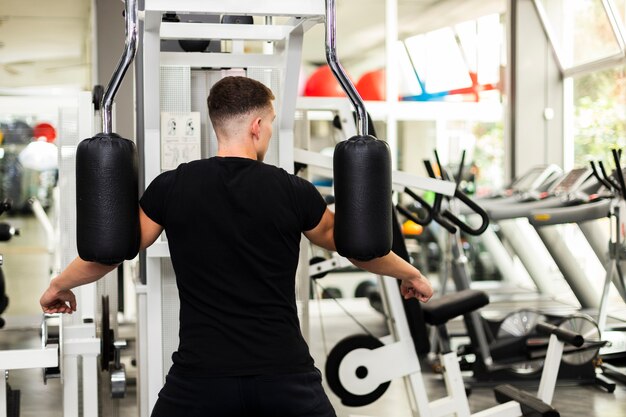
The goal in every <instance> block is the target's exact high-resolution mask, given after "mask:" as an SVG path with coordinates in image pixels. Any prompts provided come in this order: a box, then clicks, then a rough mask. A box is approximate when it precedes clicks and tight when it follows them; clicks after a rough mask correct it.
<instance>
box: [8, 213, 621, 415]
mask: <svg viewBox="0 0 626 417" xmlns="http://www.w3.org/2000/svg"><path fill="white" fill-rule="evenodd" d="M3 220H5V221H10V222H11V223H12V224H13V225H14V226H16V227H18V228H20V229H21V232H22V235H21V236H19V237H15V238H14V239H13V240H12V241H11V242H7V243H2V244H0V253H2V254H3V255H4V266H3V270H4V273H5V277H6V281H7V282H6V284H7V295H8V296H9V297H10V299H11V304H10V306H9V308H8V310H7V311H6V312H5V313H4V314H3V317H4V318H5V319H6V321H7V325H6V327H5V328H4V329H3V330H0V349H19V348H28V347H36V346H39V344H40V340H39V331H38V329H37V328H36V327H35V326H33V323H35V322H36V321H37V317H38V315H39V312H40V310H39V306H38V300H39V296H40V295H41V293H42V291H43V290H44V289H45V287H46V285H47V283H46V281H47V276H48V254H47V253H46V250H45V248H44V246H43V244H42V243H41V242H43V241H44V240H43V231H42V230H41V228H40V226H39V224H38V223H37V221H36V220H35V219H34V218H32V217H16V218H5V219H3ZM337 278H339V277H337ZM353 278H354V277H353ZM431 278H432V277H431ZM327 279H330V280H332V279H333V278H332V277H329V278H327ZM342 304H343V305H344V307H345V308H347V309H348V310H349V311H350V312H351V313H352V314H354V315H355V317H356V318H357V319H358V320H359V321H360V322H361V323H362V324H363V325H364V326H366V327H367V328H368V329H369V330H370V331H372V332H373V333H374V334H377V335H378V334H380V335H383V334H386V325H385V321H384V319H383V317H382V316H381V315H380V314H379V313H377V312H376V311H375V310H373V309H372V308H371V307H370V306H369V304H368V303H367V301H366V300H365V299H345V300H344V301H342ZM524 306H526V307H528V303H527V302H525V303H524ZM490 307H491V308H492V312H499V311H506V310H507V309H509V307H510V303H506V304H495V305H491V306H490ZM310 310H311V314H310V316H311V320H310V347H311V352H312V353H313V356H314V358H315V360H316V364H317V366H318V367H319V368H320V369H322V370H323V369H324V358H325V357H326V354H327V351H328V350H329V349H330V348H332V346H334V344H335V343H337V341H339V340H340V339H342V338H343V337H345V336H346V335H351V334H356V333H363V331H362V330H361V329H360V328H359V326H358V325H357V324H355V323H354V321H353V320H352V319H351V318H350V317H348V316H347V315H346V314H345V313H344V312H343V311H342V310H341V308H339V306H338V305H337V304H336V303H335V302H333V301H332V300H321V301H319V302H318V301H312V302H311V304H310ZM456 325H458V326H460V325H461V324H460V322H459V323H455V326H456ZM134 333H135V329H134V327H133V326H132V325H123V326H121V327H120V336H121V337H125V338H133V337H134ZM133 347H134V344H132V343H131V345H130V349H127V350H126V354H127V355H129V356H127V357H125V358H124V362H125V363H126V364H127V370H128V375H129V378H130V379H129V387H128V393H127V396H126V398H124V399H121V400H111V399H108V398H103V399H101V407H103V408H106V409H109V410H113V411H112V412H110V413H106V414H104V413H103V415H110V416H121V417H131V416H132V417H134V416H137V406H136V391H135V388H136V387H135V384H134V382H135V381H136V380H135V376H136V369H135V368H134V367H132V365H131V364H130V360H131V356H132V350H133ZM423 369H424V370H425V376H426V378H425V379H426V385H427V390H428V395H429V397H430V398H431V400H432V399H436V398H438V397H439V396H441V395H444V391H445V390H444V386H443V382H442V380H441V377H440V376H439V375H438V374H434V373H431V372H429V366H428V365H423ZM9 384H10V385H11V387H12V388H14V389H19V390H20V391H21V398H22V401H21V414H20V415H21V417H34V416H37V417H61V416H62V415H63V413H62V395H61V385H60V381H59V380H52V381H49V382H48V384H47V385H44V383H43V381H42V377H41V370H40V369H31V370H20V371H13V372H11V373H10V375H9ZM529 390H531V388H529ZM327 392H328V395H329V397H330V399H331V401H332V402H333V404H334V405H335V409H336V411H337V415H338V416H339V417H412V415H411V412H410V406H409V400H408V396H407V394H406V391H405V386H404V383H403V382H402V381H400V380H397V381H393V382H392V383H391V385H390V387H389V389H388V391H387V392H386V393H385V394H384V395H383V396H382V397H381V398H380V399H379V400H378V401H376V402H375V403H374V404H371V405H369V406H366V407H361V408H348V407H344V406H343V405H341V403H340V401H339V399H338V398H337V397H336V396H335V395H334V394H333V393H332V392H331V391H330V389H327ZM495 404H496V401H495V398H494V396H493V393H492V390H491V389H490V388H477V387H475V388H473V389H472V394H471V396H470V408H471V410H472V412H477V411H480V410H483V409H485V408H488V407H490V406H493V405H495ZM553 405H554V407H555V408H556V409H557V410H559V411H560V413H561V415H562V416H564V417H590V416H598V417H626V385H624V384H620V383H618V384H617V388H616V390H615V392H613V393H611V394H609V393H607V392H606V391H604V390H602V389H601V388H599V387H597V386H591V385H589V386H558V387H557V389H556V393H555V399H554V402H553ZM276 417H280V416H276Z"/></svg>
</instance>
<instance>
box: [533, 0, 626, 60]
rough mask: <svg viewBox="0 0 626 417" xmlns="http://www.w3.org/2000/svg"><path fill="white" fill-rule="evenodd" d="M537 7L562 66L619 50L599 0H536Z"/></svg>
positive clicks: (598, 57) (607, 16)
mask: <svg viewBox="0 0 626 417" xmlns="http://www.w3.org/2000/svg"><path fill="white" fill-rule="evenodd" d="M621 2H622V3H623V0H622V1H621ZM618 3H619V1H618ZM537 6H538V9H539V11H540V12H541V13H542V14H543V17H544V20H545V21H544V25H545V26H546V29H547V30H548V32H549V33H550V36H551V40H552V42H553V45H554V48H555V49H556V51H557V54H558V58H559V61H560V63H561V65H562V66H563V68H564V69H567V68H572V67H576V66H578V65H583V64H586V63H590V62H594V61H598V60H601V59H604V58H607V57H611V56H615V55H618V54H620V53H621V52H622V51H621V48H620V43H619V42H618V39H617V36H616V33H615V32H614V30H613V25H612V24H611V20H610V19H609V15H608V14H607V11H606V9H605V7H604V6H603V2H602V0H577V1H572V0H538V1H537ZM622 6H623V4H622Z"/></svg>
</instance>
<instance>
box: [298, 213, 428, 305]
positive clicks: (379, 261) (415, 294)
mask: <svg viewBox="0 0 626 417" xmlns="http://www.w3.org/2000/svg"><path fill="white" fill-rule="evenodd" d="M334 228H335V214H334V213H333V212H332V211H330V210H329V209H328V208H326V211H325V212H324V214H323V215H322V219H321V220H320V222H319V223H318V225H317V226H316V227H314V228H313V229H311V230H308V231H306V232H304V235H305V236H306V237H307V239H309V240H310V241H311V242H312V243H314V244H315V245H317V246H320V247H322V248H324V249H327V250H331V251H335V250H336V247H335V236H334ZM350 262H352V263H353V264H354V265H355V266H357V267H359V268H361V269H364V270H366V271H368V272H371V273H373V274H377V275H386V276H390V277H394V278H397V279H399V280H400V281H402V285H401V286H400V290H401V292H402V295H403V296H404V298H417V299H418V300H420V301H422V302H426V301H428V300H429V299H430V297H432V295H433V289H432V287H431V285H430V282H429V281H428V279H427V278H426V277H424V276H423V275H422V274H421V273H420V271H419V270H418V269H417V268H415V267H414V266H413V265H411V264H410V263H408V262H406V261H405V260H404V259H402V258H400V257H399V256H398V255H396V254H395V253H393V252H389V253H388V254H387V255H385V256H382V257H380V258H374V259H372V260H370V261H357V260H356V259H350Z"/></svg>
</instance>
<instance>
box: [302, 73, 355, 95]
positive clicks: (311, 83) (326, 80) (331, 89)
mask: <svg viewBox="0 0 626 417" xmlns="http://www.w3.org/2000/svg"><path fill="white" fill-rule="evenodd" d="M304 95H305V96H308V97H345V96H346V93H345V92H344V91H343V89H342V88H341V85H339V81H337V79H336V78H335V76H334V74H333V72H332V70H331V69H330V67H329V66H328V65H323V66H321V67H319V68H318V69H316V70H315V71H314V72H313V74H311V76H310V77H309V79H308V80H307V82H306V85H305V86H304Z"/></svg>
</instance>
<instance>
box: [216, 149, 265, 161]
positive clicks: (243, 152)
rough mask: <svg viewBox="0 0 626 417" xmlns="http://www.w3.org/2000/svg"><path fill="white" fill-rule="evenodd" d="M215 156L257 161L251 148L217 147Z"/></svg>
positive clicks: (254, 151)
mask: <svg viewBox="0 0 626 417" xmlns="http://www.w3.org/2000/svg"><path fill="white" fill-rule="evenodd" d="M217 156H221V157H229V156H230V157H237V158H248V159H254V160H257V159H258V158H257V154H256V150H255V149H254V147H251V146H229V147H225V146H218V148H217Z"/></svg>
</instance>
